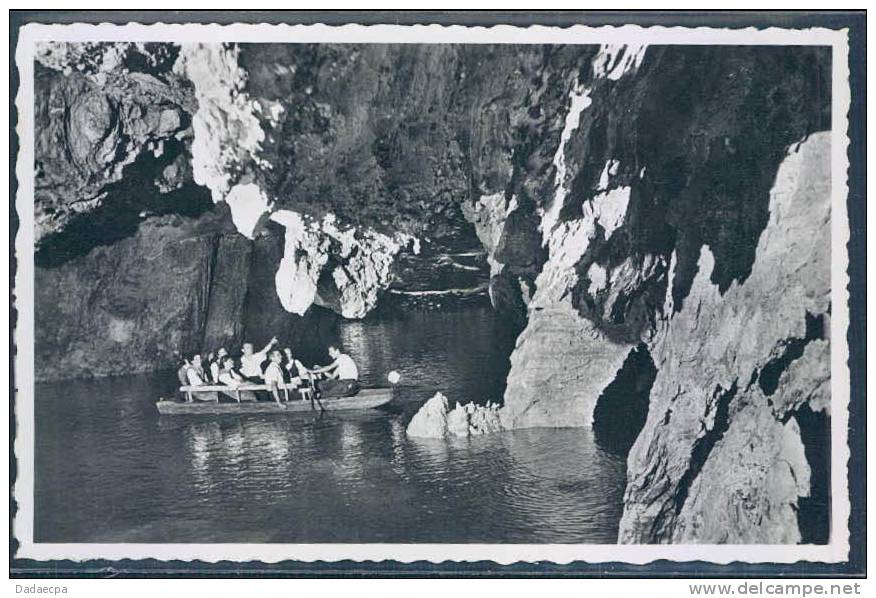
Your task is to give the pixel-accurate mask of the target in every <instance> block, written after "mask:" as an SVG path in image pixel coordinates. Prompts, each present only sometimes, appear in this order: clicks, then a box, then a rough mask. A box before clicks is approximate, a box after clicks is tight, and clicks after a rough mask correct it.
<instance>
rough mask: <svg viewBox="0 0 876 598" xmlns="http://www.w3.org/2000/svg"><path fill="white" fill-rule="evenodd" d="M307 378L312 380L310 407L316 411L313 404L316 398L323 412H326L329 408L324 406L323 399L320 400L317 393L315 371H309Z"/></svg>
mask: <svg viewBox="0 0 876 598" xmlns="http://www.w3.org/2000/svg"><path fill="white" fill-rule="evenodd" d="M307 380H308V381H309V382H310V409H311V410H313V411H316V407H314V406H313V401H314V400H316V402H317V403H319V408H320V409H321V413H325V412H326V411H327V409H326V408H325V407H324V406H323V404H322V401H320V400H319V395H318V394H317V392H318V391H317V388H316V384H314V382H313V373H312V372H307Z"/></svg>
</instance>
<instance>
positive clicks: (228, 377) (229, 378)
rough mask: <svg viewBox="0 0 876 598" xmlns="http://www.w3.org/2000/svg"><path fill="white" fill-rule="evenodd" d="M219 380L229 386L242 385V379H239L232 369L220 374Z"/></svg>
mask: <svg viewBox="0 0 876 598" xmlns="http://www.w3.org/2000/svg"><path fill="white" fill-rule="evenodd" d="M219 382H221V383H222V384H225V385H227V386H240V384H241V382H242V381H241V380H239V379H238V378H237V377H236V376H235V375H234V372H232V371H231V370H225V371H224V372H222V373H221V374H219Z"/></svg>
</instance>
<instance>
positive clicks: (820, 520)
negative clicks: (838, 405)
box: [794, 403, 831, 544]
mask: <svg viewBox="0 0 876 598" xmlns="http://www.w3.org/2000/svg"><path fill="white" fill-rule="evenodd" d="M794 419H796V420H797V425H798V426H799V427H800V439H801V440H802V441H803V449H804V453H805V455H806V461H807V462H808V463H809V469H810V472H809V496H804V497H800V498H799V499H798V502H797V506H798V509H797V525H798V526H799V527H800V542H801V543H802V544H827V543H828V541H829V540H830V500H831V499H830V416H828V415H827V412H826V410H822V411H813V410H812V408H810V407H809V405H808V404H805V403H804V404H803V405H802V406H801V407H800V408H799V409H798V410H797V411H796V412H795V413H794Z"/></svg>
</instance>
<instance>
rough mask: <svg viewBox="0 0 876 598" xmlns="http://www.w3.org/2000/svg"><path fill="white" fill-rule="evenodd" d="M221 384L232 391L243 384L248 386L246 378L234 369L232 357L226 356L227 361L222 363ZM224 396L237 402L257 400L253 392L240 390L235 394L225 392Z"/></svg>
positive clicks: (224, 360) (223, 392)
mask: <svg viewBox="0 0 876 598" xmlns="http://www.w3.org/2000/svg"><path fill="white" fill-rule="evenodd" d="M219 382H220V383H221V384H224V385H225V386H229V387H231V388H232V389H235V388H237V387H238V386H241V385H242V384H246V382H247V381H246V380H245V379H244V377H243V376H241V375H240V374H238V373H237V370H235V369H234V359H232V358H231V357H230V356H225V359H223V361H222V369H221V370H220V371H219ZM222 394H224V395H226V396H228V397H231V398H232V399H235V400H238V399H239V400H241V401H255V400H256V397H255V394H254V393H253V392H252V391H251V390H239V391H233V392H232V391H230V390H223V391H222Z"/></svg>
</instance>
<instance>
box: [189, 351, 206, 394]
mask: <svg viewBox="0 0 876 598" xmlns="http://www.w3.org/2000/svg"><path fill="white" fill-rule="evenodd" d="M186 379H187V380H188V385H189V386H204V385H205V384H206V381H205V380H204V367H203V364H202V362H201V356H200V355H199V354H197V353H195V355H193V356H192V361H191V365H190V366H189V368H188V370H187V371H186Z"/></svg>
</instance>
